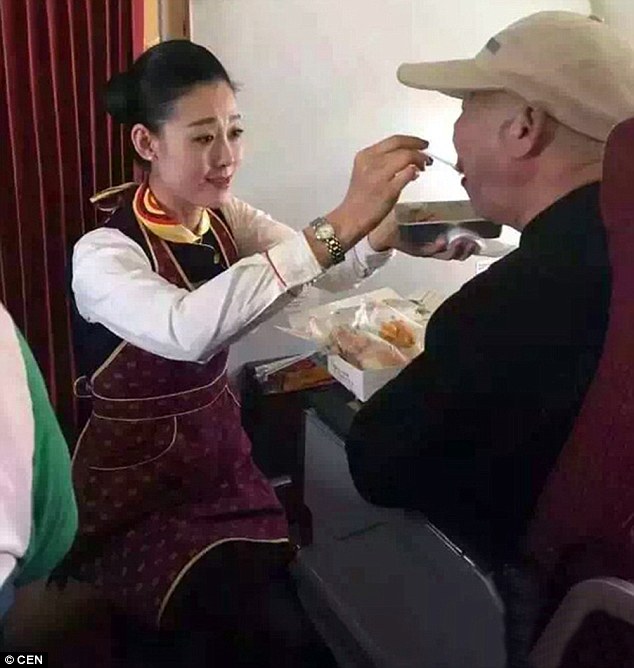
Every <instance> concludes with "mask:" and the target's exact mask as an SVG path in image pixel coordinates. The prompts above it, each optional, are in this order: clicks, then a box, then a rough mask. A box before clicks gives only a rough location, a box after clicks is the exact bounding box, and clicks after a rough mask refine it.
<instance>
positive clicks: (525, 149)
mask: <svg viewBox="0 0 634 668" xmlns="http://www.w3.org/2000/svg"><path fill="white" fill-rule="evenodd" d="M398 76H399V79H400V81H401V82H402V83H404V84H406V85H408V86H412V87H414V88H420V89H429V90H437V91H440V92H442V93H445V94H448V95H451V96H456V97H460V98H462V100H463V111H462V115H461V116H460V118H459V119H458V121H457V122H456V125H455V129H454V143H455V147H456V150H457V154H458V168H459V170H460V171H461V172H462V173H463V174H464V179H463V181H462V183H463V185H464V187H465V189H466V190H467V192H468V194H469V196H470V198H471V200H472V203H473V205H474V207H475V209H476V211H477V212H478V214H480V215H481V216H483V217H485V218H488V219H490V220H492V221H494V222H497V223H500V224H504V223H505V224H508V225H511V226H513V227H515V228H516V229H517V230H519V231H520V232H521V233H522V236H521V241H520V245H519V248H518V249H517V250H516V251H514V252H512V253H511V254H509V255H507V256H506V257H504V258H503V259H501V260H499V261H498V262H496V264H494V265H493V266H491V267H490V268H489V269H488V270H487V271H486V272H484V273H481V274H479V275H478V276H476V277H475V278H474V279H472V280H471V281H469V282H468V283H466V284H465V285H464V286H463V287H462V289H461V290H460V291H459V292H457V293H456V294H454V295H453V296H452V297H451V298H449V299H448V300H447V301H446V302H445V303H444V304H443V305H442V306H441V308H440V309H439V310H438V311H437V312H436V313H435V314H434V316H433V317H432V319H431V321H430V323H429V326H428V329H427V334H426V343H425V352H424V353H423V354H421V355H420V356H419V357H418V358H417V359H415V360H414V361H413V362H412V363H411V364H410V366H408V367H407V368H406V369H405V370H404V371H403V372H402V373H401V374H400V375H399V376H398V377H397V378H396V379H394V380H393V381H392V382H391V383H389V384H388V385H387V386H385V387H384V388H383V389H382V390H381V391H380V392H378V393H377V394H376V395H375V396H374V397H373V398H372V399H371V400H370V401H369V402H368V403H367V404H366V405H365V406H364V407H363V408H362V409H361V411H360V412H359V413H358V416H357V418H356V420H355V422H354V424H353V426H352V429H351V432H350V434H349V437H348V441H347V452H348V459H349V465H350V471H351V474H352V477H353V479H354V481H355V484H356V486H357V489H358V490H359V492H360V493H361V494H362V495H363V496H364V497H365V498H366V499H367V500H368V501H370V502H372V503H375V504H378V505H383V506H395V507H404V508H412V509H418V510H420V511H422V512H424V513H425V514H426V515H427V517H428V518H429V519H430V520H431V521H432V522H433V523H434V524H436V525H437V526H438V527H439V528H441V529H442V530H443V531H445V532H447V534H448V535H449V536H450V537H455V538H456V539H457V540H458V542H459V543H460V542H462V544H464V545H466V546H467V547H469V546H470V547H471V548H472V549H474V548H475V554H476V555H478V554H480V555H481V556H482V555H484V556H485V557H486V558H487V559H493V560H494V561H498V560H500V559H505V558H507V557H509V556H512V555H513V554H515V552H516V550H517V548H518V541H519V539H520V538H521V537H522V535H523V533H524V531H525V528H526V524H527V521H528V520H529V518H530V515H531V513H532V510H533V507H534V503H535V501H536V498H537V495H538V494H539V492H540V490H541V488H542V486H543V484H544V482H545V478H546V476H547V475H548V473H549V471H550V469H551V467H552V466H553V464H554V462H555V460H556V458H557V455H558V453H559V451H560V449H561V448H562V446H563V444H564V442H565V441H566V438H567V436H568V433H569V432H570V430H571V427H572V424H573V421H574V419H575V416H576V415H577V413H578V411H579V408H580V406H581V403H582V401H583V398H584V395H585V393H586V391H587V389H588V386H589V383H590V381H591V379H592V377H593V374H594V373H595V369H596V367H597V364H598V361H599V358H600V355H601V350H602V346H603V340H604V336H605V331H606V327H607V321H608V311H609V304H610V288H611V274H610V262H609V258H608V252H607V247H606V238H605V230H604V227H603V223H602V220H601V211H600V207H599V188H600V180H601V174H602V154H603V149H604V145H605V141H606V139H607V136H608V134H609V132H610V130H611V128H612V127H613V126H614V125H615V124H617V123H618V122H620V121H622V120H624V119H625V118H627V117H628V116H631V115H634V51H633V50H632V49H631V48H630V47H629V46H628V45H626V44H625V43H624V42H622V41H619V39H618V37H617V36H616V35H615V34H614V33H613V32H612V31H611V30H610V28H609V27H608V26H607V25H605V24H603V23H602V22H600V21H599V20H595V19H591V18H588V17H584V16H581V15H578V14H573V13H569V12H541V13H539V14H535V15H533V16H530V17H528V18H525V19H523V20H521V21H518V22H517V23H514V24H512V25H511V26H509V27H508V28H506V29H505V30H503V31H502V32H501V33H499V34H498V35H497V36H496V37H494V38H492V39H491V40H489V42H488V43H487V45H486V46H485V47H484V48H483V49H482V51H481V52H480V53H479V54H478V55H477V56H476V58H475V59H474V60H463V61H452V62H445V63H419V64H408V65H403V66H401V68H400V69H399V75H398Z"/></svg>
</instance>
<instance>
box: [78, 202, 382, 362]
mask: <svg viewBox="0 0 634 668" xmlns="http://www.w3.org/2000/svg"><path fill="white" fill-rule="evenodd" d="M222 212H223V214H224V216H225V219H226V221H227V223H228V224H229V226H230V228H231V230H232V232H233V235H234V237H235V240H236V244H237V247H238V253H239V256H240V259H239V261H238V262H236V263H235V264H233V265H232V266H231V267H229V268H228V269H226V270H225V271H224V272H223V273H222V274H220V275H219V276H216V277H215V278H213V279H211V280H209V281H207V282H206V283H204V284H203V285H201V286H200V287H197V288H196V289H194V290H193V291H189V290H186V289H184V288H180V287H177V286H176V285H174V284H172V283H170V282H169V281H167V280H166V279H164V278H163V277H161V276H159V274H157V273H156V272H155V271H154V270H153V268H152V265H151V264H150V261H149V259H148V257H147V255H146V254H145V252H144V251H143V249H142V248H141V247H140V246H139V245H138V244H137V243H136V242H135V241H133V240H132V239H131V238H129V237H128V236H126V235H125V234H123V233H122V232H120V231H119V230H116V229H111V228H105V227H104V228H99V229H96V230H93V231H92V232H89V233H88V234H86V235H84V236H83V237H82V238H81V239H80V240H79V241H78V242H77V244H76V245H75V248H74V251H73V282H72V289H73V293H74V295H75V301H76V305H77V309H78V310H79V313H80V314H81V316H82V317H83V318H85V319H86V320H87V321H88V322H95V323H100V324H102V325H104V326H105V327H107V328H108V329H109V330H111V331H112V332H114V333H115V334H116V335H117V336H119V337H121V338H122V339H123V340H125V341H128V342H129V343H131V344H133V345H135V346H137V347H139V348H142V349H143V350H147V351H149V352H151V353H154V354H156V355H161V356H162V357H166V358H168V359H175V360H184V361H199V362H204V361H206V360H208V359H210V358H211V357H212V356H213V355H214V354H216V353H217V352H218V351H220V350H221V349H223V348H225V347H226V346H228V345H229V344H230V343H231V342H233V341H235V340H236V339H237V338H240V337H242V336H244V335H245V334H246V333H247V332H249V331H250V330H252V329H253V328H254V327H255V326H257V325H258V324H259V323H261V322H262V321H263V320H265V319H266V318H268V317H270V316H272V315H273V314H274V313H276V312H277V311H280V310H281V309H282V308H284V306H286V305H287V304H288V303H289V302H290V301H291V300H292V299H293V298H294V297H296V296H297V295H298V294H299V292H300V291H301V289H302V288H303V286H305V285H307V284H308V283H313V282H314V284H315V285H316V286H318V287H320V288H324V289H326V290H329V291H337V290H345V289H348V288H352V287H354V286H355V285H356V284H358V283H359V282H360V281H361V280H362V279H364V278H366V277H367V276H369V275H370V274H371V273H372V272H373V271H375V270H376V269H378V268H379V267H381V266H382V265H383V264H385V262H386V261H387V260H388V258H389V257H390V256H391V255H392V251H387V252H384V253H376V252H375V251H374V250H373V249H372V247H371V246H370V244H369V242H368V240H367V238H365V239H363V240H362V241H361V242H359V243H358V244H357V245H356V246H355V247H354V248H353V249H351V250H350V251H349V252H348V253H347V254H346V259H345V261H344V262H342V263H341V264H339V265H337V266H335V267H332V268H331V269H329V270H328V271H324V269H323V268H322V266H321V265H320V264H319V262H318V261H317V259H316V258H315V255H314V253H313V252H312V250H311V248H310V246H309V244H308V242H307V240H306V237H305V236H304V234H303V233H302V232H297V231H296V230H293V229H292V228H290V227H288V226H287V225H284V224H283V223H280V222H278V221H276V220H273V218H271V217H270V216H269V215H267V214H266V213H264V212H262V211H259V210H258V209H255V208H253V207H252V206H249V205H248V204H246V203H245V202H242V201H240V200H239V199H237V198H235V197H232V199H231V200H230V202H229V203H228V204H227V205H226V206H224V207H222Z"/></svg>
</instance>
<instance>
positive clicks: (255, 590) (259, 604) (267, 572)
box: [163, 543, 337, 668]
mask: <svg viewBox="0 0 634 668" xmlns="http://www.w3.org/2000/svg"><path fill="white" fill-rule="evenodd" d="M283 549H285V548H281V550H283ZM285 561H287V560H286V559H280V551H278V550H276V549H271V546H269V545H260V544H257V543H227V544H226V545H224V546H220V547H218V548H215V549H213V550H211V551H210V552H209V553H208V554H207V555H206V556H205V557H204V558H203V559H201V560H200V561H199V562H198V563H197V564H196V565H195V566H194V567H192V569H191V570H190V572H189V573H188V574H187V575H186V576H185V578H183V580H182V581H181V583H180V584H179V585H178V587H177V590H176V592H175V593H174V595H173V597H172V599H171V600H170V602H169V605H168V608H167V609H166V611H165V614H164V618H163V621H164V625H165V631H164V633H163V642H165V638H169V641H168V642H169V644H170V645H171V649H170V652H169V654H172V652H173V653H175V655H176V656H174V655H172V656H173V658H175V659H176V660H177V664H176V665H183V666H185V665H186V666H201V667H202V666H218V667H219V668H220V667H222V668H225V667H226V668H230V667H232V666H236V667H240V666H250V667H252V668H257V667H260V666H261V667H262V668H264V667H268V666H276V668H291V667H293V668H295V667H302V668H303V667H305V668H335V667H336V665H337V664H336V661H335V659H334V657H333V656H332V654H331V652H330V650H329V649H328V648H327V647H326V645H325V644H324V642H323V641H322V639H321V637H320V636H319V635H318V633H317V632H316V630H315V628H314V627H313V625H312V623H311V621H310V620H309V618H308V617H307V615H306V613H305V611H304V609H303V607H302V605H301V602H300V600H299V597H298V595H297V591H296V588H295V584H294V582H293V580H292V578H291V576H290V573H289V571H288V565H287V563H285ZM165 656H167V654H166V655H165ZM171 665H174V663H173V662H172V663H171Z"/></svg>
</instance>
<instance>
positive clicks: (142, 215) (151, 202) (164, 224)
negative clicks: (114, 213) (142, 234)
mask: <svg viewBox="0 0 634 668" xmlns="http://www.w3.org/2000/svg"><path fill="white" fill-rule="evenodd" d="M132 208H133V210H134V215H135V216H136V217H137V220H138V221H139V222H140V223H142V224H143V225H144V226H145V227H147V228H148V229H149V230H151V231H152V232H153V233H154V234H156V236H157V237H160V238H161V239H164V240H165V241H174V242H176V243H181V244H196V243H200V241H201V239H202V238H203V236H204V235H205V234H206V233H207V232H208V231H209V229H210V228H211V221H210V216H211V215H213V214H210V212H209V211H208V210H207V209H205V210H203V212H202V216H201V219H200V223H199V225H198V229H197V231H196V232H192V230H190V229H189V228H188V227H185V225H182V224H181V223H179V222H178V221H176V220H175V219H174V218H172V217H171V216H170V215H169V214H167V213H166V212H165V211H164V210H163V209H162V207H161V205H160V204H159V202H158V200H157V199H156V197H155V196H154V193H153V192H152V191H151V190H150V186H149V184H148V182H147V180H146V181H144V182H143V183H142V184H141V185H140V186H139V188H138V189H137V191H136V194H135V195H134V199H133V200H132Z"/></svg>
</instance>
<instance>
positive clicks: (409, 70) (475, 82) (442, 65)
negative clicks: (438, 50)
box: [396, 60, 503, 97]
mask: <svg viewBox="0 0 634 668" xmlns="http://www.w3.org/2000/svg"><path fill="white" fill-rule="evenodd" d="M396 76H397V77H398V80H399V81H400V82H401V83H402V84H405V85H406V86H409V87H410V88H419V89H421V90H435V91H438V92H439V93H444V94H445V95H451V96H452V97H464V96H465V94H467V93H469V92H471V91H476V90H502V89H503V86H501V85H500V84H499V83H497V82H496V81H495V79H494V78H493V77H492V76H491V75H489V74H487V73H486V72H485V71H484V70H483V69H482V68H480V67H478V65H477V64H476V62H475V60H446V61H444V62H437V63H403V64H402V65H401V66H400V67H399V68H398V71H397V73H396Z"/></svg>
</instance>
